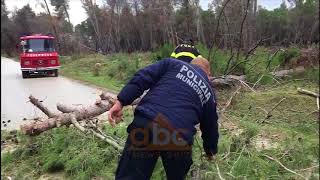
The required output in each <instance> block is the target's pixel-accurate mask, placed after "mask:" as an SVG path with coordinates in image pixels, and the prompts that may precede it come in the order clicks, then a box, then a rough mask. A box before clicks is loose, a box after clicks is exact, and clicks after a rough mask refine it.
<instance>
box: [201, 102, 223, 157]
mask: <svg viewBox="0 0 320 180" xmlns="http://www.w3.org/2000/svg"><path fill="white" fill-rule="evenodd" d="M211 98H212V97H211ZM200 129H201V132H202V139H203V148H204V150H205V152H206V154H207V155H209V156H212V155H214V154H216V153H217V152H218V139H219V131H218V114H217V110H216V103H215V102H214V101H213V100H212V101H209V102H207V103H206V104H205V105H204V116H203V119H202V120H201V121H200Z"/></svg>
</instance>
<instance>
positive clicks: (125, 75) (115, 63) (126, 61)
mask: <svg viewBox="0 0 320 180" xmlns="http://www.w3.org/2000/svg"><path fill="white" fill-rule="evenodd" d="M150 58H151V54H150V53H135V54H132V55H130V56H127V55H124V54H115V55H109V56H103V55H100V54H92V55H90V56H85V57H63V58H61V59H60V61H61V64H62V65H61V69H60V72H61V74H62V75H65V76H67V77H70V78H73V79H77V80H82V81H85V82H89V83H91V84H94V85H97V86H100V87H104V88H108V89H111V90H115V91H119V90H120V89H121V88H122V87H123V86H124V84H125V83H126V82H127V81H128V80H129V78H130V77H132V76H133V74H134V73H135V72H136V71H137V70H138V69H140V68H141V67H143V66H145V65H147V64H151V63H152V61H151V59H150ZM97 63H99V64H100V65H101V68H99V70H98V71H99V75H96V74H95V65H96V64H97Z"/></svg>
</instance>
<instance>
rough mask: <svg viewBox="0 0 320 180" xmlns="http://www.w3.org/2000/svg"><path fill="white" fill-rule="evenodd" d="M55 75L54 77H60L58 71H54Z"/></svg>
mask: <svg viewBox="0 0 320 180" xmlns="http://www.w3.org/2000/svg"><path fill="white" fill-rule="evenodd" d="M53 73H54V77H58V75H59V73H58V69H56V70H53Z"/></svg>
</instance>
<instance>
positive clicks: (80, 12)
mask: <svg viewBox="0 0 320 180" xmlns="http://www.w3.org/2000/svg"><path fill="white" fill-rule="evenodd" d="M103 1H104V0H96V2H97V4H98V5H102V3H103ZM210 1H211V0H200V5H201V7H202V9H205V10H206V9H208V3H209V2H210ZM39 2H43V1H42V0H5V3H6V6H7V9H8V10H9V11H14V9H16V8H18V9H20V8H22V7H23V6H25V5H27V4H30V7H31V8H32V9H33V10H34V11H35V12H36V13H40V12H44V9H43V8H42V7H41V6H40V5H39ZM47 2H48V3H50V0H48V1H47ZM281 3H282V0H258V5H260V6H262V7H264V8H266V9H268V10H272V9H275V8H277V7H279V6H280V4H281ZM69 6H70V9H69V15H70V21H71V23H72V24H74V25H76V24H80V23H81V22H82V21H84V20H85V19H86V18H87V15H86V12H85V10H84V9H83V7H82V4H81V1H80V0H70V2H69ZM50 9H51V10H52V11H53V7H52V6H51V7H50Z"/></svg>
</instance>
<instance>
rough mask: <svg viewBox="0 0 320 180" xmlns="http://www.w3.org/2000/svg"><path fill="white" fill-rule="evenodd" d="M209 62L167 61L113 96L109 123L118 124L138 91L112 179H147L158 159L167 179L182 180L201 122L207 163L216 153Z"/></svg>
mask: <svg viewBox="0 0 320 180" xmlns="http://www.w3.org/2000/svg"><path fill="white" fill-rule="evenodd" d="M209 74H210V65H209V62H208V61H207V60H206V59H204V58H202V57H198V58H195V59H193V60H192V61H191V63H185V62H183V61H180V60H176V59H173V58H166V59H164V60H162V61H158V62H157V63H155V64H152V65H149V66H147V67H145V68H144V69H141V70H140V71H138V72H137V73H136V74H135V75H134V77H133V78H132V79H131V80H130V81H129V82H128V84H127V85H126V86H125V87H124V88H123V89H122V90H121V92H120V93H119V94H118V96H117V101H116V102H115V104H114V105H113V107H112V108H111V109H110V111H109V118H108V119H109V122H110V123H111V125H113V126H114V125H115V124H117V123H118V122H120V120H119V119H121V116H122V108H123V107H124V106H126V105H129V104H131V103H132V102H133V101H134V100H135V99H136V98H138V97H140V96H141V95H142V94H143V92H144V91H145V90H147V89H150V90H149V91H148V93H147V94H146V95H145V96H144V97H143V98H142V99H141V101H140V102H139V104H138V106H137V107H136V109H135V112H134V119H133V121H132V123H131V124H130V125H129V126H128V128H127V132H128V134H129V135H128V138H127V141H126V145H125V147H124V150H123V153H122V156H121V159H120V161H119V164H118V168H117V171H116V176H115V179H117V180H118V179H119V180H120V179H126V180H147V179H150V177H151V176H152V172H153V169H154V167H155V165H156V162H157V159H158V158H159V157H161V159H162V163H163V166H164V169H165V172H166V175H167V179H169V180H171V179H172V180H180V179H181V180H182V179H185V177H186V174H187V173H188V171H189V168H190V166H191V165H192V154H191V152H192V144H193V136H194V135H195V133H196V129H195V125H197V124H198V123H200V130H201V132H202V135H201V137H202V139H203V149H204V151H205V153H206V155H207V157H208V158H209V159H212V158H213V155H215V154H216V153H217V144H218V138H219V133H218V115H217V111H216V100H215V95H214V92H213V90H212V88H211V86H210V83H209V79H208V76H209Z"/></svg>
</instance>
